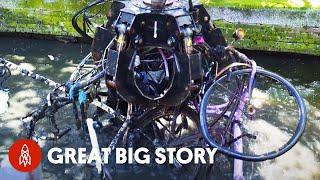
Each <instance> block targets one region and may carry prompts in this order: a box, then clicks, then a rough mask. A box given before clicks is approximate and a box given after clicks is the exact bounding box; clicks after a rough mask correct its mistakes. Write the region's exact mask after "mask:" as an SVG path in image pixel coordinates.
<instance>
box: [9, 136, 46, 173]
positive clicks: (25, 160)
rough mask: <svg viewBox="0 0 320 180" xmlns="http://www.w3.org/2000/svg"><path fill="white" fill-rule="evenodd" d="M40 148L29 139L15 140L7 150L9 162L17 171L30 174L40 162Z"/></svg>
mask: <svg viewBox="0 0 320 180" xmlns="http://www.w3.org/2000/svg"><path fill="white" fill-rule="evenodd" d="M41 157H42V154H41V148H40V147H39V145H38V144H37V143H36V142H35V141H33V140H29V139H22V140H17V141H16V142H15V143H14V144H13V145H12V146H11V147H10V150H9V161H10V163H11V165H12V166H13V167H14V168H15V169H16V170H18V171H21V172H31V171H33V170H35V169H36V168H37V167H38V166H39V164H40V162H41Z"/></svg>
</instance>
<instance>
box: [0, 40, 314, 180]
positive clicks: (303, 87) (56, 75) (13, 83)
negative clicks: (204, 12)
mask: <svg viewBox="0 0 320 180" xmlns="http://www.w3.org/2000/svg"><path fill="white" fill-rule="evenodd" d="M89 50H90V46H89V45H88V44H65V43H62V42H57V41H46V40H34V39H23V38H9V37H0V56H1V57H5V58H7V59H9V60H11V61H13V62H15V63H18V64H20V65H22V66H23V67H25V68H27V69H29V70H32V71H35V72H37V73H39V74H42V75H44V76H46V77H49V78H51V79H52V80H55V81H57V82H64V81H65V80H67V79H68V77H69V76H70V74H71V72H72V71H73V70H74V68H75V66H76V64H77V63H79V61H80V60H81V59H82V58H83V57H85V56H86V55H87V53H88V52H89ZM249 55H250V57H251V58H253V59H255V60H256V61H257V63H258V65H260V66H262V67H264V68H266V69H269V70H271V71H273V72H276V73H278V74H280V75H282V76H284V77H286V78H287V79H289V80H290V81H291V82H292V83H293V84H294V85H295V86H296V87H297V89H298V90H299V92H300V93H301V95H302V96H303V98H304V99H305V102H306V105H307V108H308V124H307V127H306V130H305V133H304V135H303V137H302V139H301V141H300V142H299V143H298V144H297V145H296V146H295V147H294V148H293V149H292V150H291V151H289V152H288V153H286V154H285V155H283V156H281V157H279V158H277V159H275V160H270V161H265V162H261V163H252V162H245V172H246V173H245V176H246V179H275V178H279V179H320V153H319V152H320V138H319V137H320V71H319V69H320V58H315V57H304V56H293V55H278V56H277V55H274V54H273V55H270V54H257V53H249ZM5 85H6V86H7V87H9V88H10V94H9V97H10V99H9V108H8V111H7V112H6V113H4V114H2V115H0V150H1V152H2V153H0V161H1V159H3V158H5V155H4V152H5V151H6V150H7V149H8V148H9V147H10V145H11V144H12V143H13V141H14V140H15V139H17V138H18V135H19V134H20V132H21V126H20V125H21V123H20V120H19V119H20V118H21V117H23V116H25V115H26V114H27V113H28V112H30V111H31V110H32V109H34V108H35V107H36V106H37V105H38V104H39V103H41V102H42V100H43V99H44V98H45V96H46V94H47V93H48V92H50V88H49V87H47V86H45V85H42V84H41V83H38V82H35V81H32V80H30V79H28V78H26V77H21V76H12V77H11V78H10V81H9V82H8V83H7V84H5ZM69 110H70V112H67V110H66V111H64V112H58V121H59V123H60V124H59V125H60V126H64V125H66V126H67V125H70V124H72V123H70V121H71V122H73V121H74V120H73V117H72V113H71V109H69ZM48 124H49V122H43V125H48ZM70 126H71V127H72V128H73V129H75V127H74V126H73V125H70ZM38 130H40V131H41V130H46V129H45V126H42V129H38ZM270 133H273V132H272V131H270ZM78 137H79V134H77V132H72V133H70V134H68V135H66V136H65V137H63V139H61V140H59V141H58V142H46V143H43V146H44V147H43V155H44V157H45V155H46V152H47V150H48V149H49V148H50V147H53V146H58V147H61V148H63V147H75V148H76V147H80V146H82V147H83V145H85V146H87V144H84V143H83V142H82V140H80V139H79V138H78ZM225 168H230V167H225ZM222 169H223V168H222ZM119 171H120V170H119ZM226 171H228V170H227V169H226ZM42 172H43V177H44V178H45V179H67V178H72V177H73V179H87V178H86V177H88V176H87V175H86V174H88V173H90V172H89V171H88V168H79V166H77V165H74V166H71V165H63V166H62V165H60V166H55V165H52V164H50V163H49V162H48V161H47V160H46V158H44V160H43V164H42ZM150 172H151V173H150ZM139 173H140V174H139ZM168 173H169V172H168ZM124 174H125V173H124ZM128 174H131V175H132V176H133V177H134V176H135V175H136V176H135V177H138V176H137V175H141V174H144V175H145V176H144V177H153V176H155V177H154V178H155V179H157V178H160V177H159V176H156V174H155V173H154V172H152V171H143V172H137V171H132V170H131V171H130V173H128ZM164 177H172V176H164ZM164 177H162V178H164ZM215 177H219V179H228V178H230V174H227V173H226V174H224V172H220V174H218V175H216V176H215ZM118 178H119V179H124V178H128V177H127V175H125V177H118ZM131 178H132V177H131ZM140 179H141V178H140Z"/></svg>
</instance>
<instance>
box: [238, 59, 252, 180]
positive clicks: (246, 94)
mask: <svg viewBox="0 0 320 180" xmlns="http://www.w3.org/2000/svg"><path fill="white" fill-rule="evenodd" d="M251 65H252V71H251V74H250V79H249V84H248V86H247V88H244V91H243V93H242V95H241V97H240V102H239V105H238V108H237V110H236V112H235V114H234V117H233V120H232V122H233V126H232V134H233V137H234V138H238V137H241V136H242V132H241V127H240V126H241V122H242V121H243V119H242V117H241V114H242V113H243V112H244V109H245V106H246V103H247V102H249V106H248V107H249V109H250V106H251V102H250V101H251V98H252V93H253V88H254V81H255V76H256V72H257V64H256V62H255V61H251ZM250 111H251V110H250ZM233 148H234V150H235V151H236V152H239V153H243V141H242V138H239V139H238V140H237V141H235V142H234V147H233ZM233 167H234V168H233V179H234V180H243V179H244V176H243V161H242V160H239V159H234V166H233Z"/></svg>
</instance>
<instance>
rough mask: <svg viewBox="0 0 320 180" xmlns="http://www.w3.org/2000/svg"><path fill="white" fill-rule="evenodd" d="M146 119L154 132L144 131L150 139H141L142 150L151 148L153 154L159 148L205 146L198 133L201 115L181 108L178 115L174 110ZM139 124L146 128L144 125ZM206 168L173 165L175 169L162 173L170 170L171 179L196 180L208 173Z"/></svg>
mask: <svg viewBox="0 0 320 180" xmlns="http://www.w3.org/2000/svg"><path fill="white" fill-rule="evenodd" d="M143 119H144V121H147V122H150V124H148V125H152V126H153V127H152V128H151V129H153V130H152V131H150V130H149V131H148V128H147V127H148V126H146V127H145V128H143V129H142V131H145V133H144V134H145V135H144V136H145V137H148V138H147V139H148V140H144V138H140V142H141V143H142V144H140V145H139V146H143V147H149V149H151V152H153V150H155V149H156V148H157V147H163V148H183V147H188V148H194V147H201V146H203V147H204V146H205V143H204V140H203V138H202V136H201V133H200V130H199V114H198V113H197V112H196V111H195V110H193V109H191V108H190V107H185V108H181V111H179V113H178V114H177V112H176V110H175V109H174V108H170V109H168V110H164V111H161V110H160V111H157V112H155V113H149V114H148V115H147V116H144V117H143ZM139 124H140V125H141V126H143V123H139ZM206 166H207V165H202V164H201V163H199V164H194V163H190V164H184V165H183V164H180V163H179V162H178V161H174V165H168V166H167V169H163V170H164V171H165V170H170V171H168V172H171V173H170V179H174V178H178V179H196V177H197V176H198V173H199V172H200V171H201V170H203V169H205V168H206ZM162 168H164V167H162ZM163 170H162V171H163ZM201 175H202V174H201ZM171 176H172V177H171ZM202 176H204V175H202Z"/></svg>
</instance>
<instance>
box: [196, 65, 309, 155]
mask: <svg viewBox="0 0 320 180" xmlns="http://www.w3.org/2000/svg"><path fill="white" fill-rule="evenodd" d="M251 72H252V70H251V69H243V70H237V71H234V72H229V74H227V75H225V76H222V77H221V78H219V79H217V80H216V81H215V82H214V83H213V84H212V85H211V86H210V88H209V89H208V90H207V92H206V93H205V95H204V97H203V101H202V102H201V107H200V126H201V131H202V133H203V136H204V138H205V140H206V141H207V143H208V144H209V145H210V146H213V147H215V148H217V149H218V151H220V152H221V153H224V154H226V155H228V156H231V157H233V158H236V159H241V160H246V161H264V160H267V159H273V158H276V157H278V156H280V155H282V154H284V153H285V152H287V151H288V150H290V149H291V148H292V147H293V146H294V145H295V144H296V143H297V141H298V140H299V138H300V137H301V135H302V133H303V131H304V128H305V124H306V107H305V105H304V102H303V100H302V98H301V97H300V95H299V93H298V92H297V90H296V89H295V88H294V87H293V85H292V84H291V83H290V82H288V81H287V80H285V79H284V78H283V77H281V76H279V75H277V74H275V73H272V72H269V71H266V70H263V69H260V68H259V69H257V72H256V74H255V78H254V83H253V87H252V95H251V96H250V95H248V94H249V93H248V87H249V81H250V76H251Z"/></svg>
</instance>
